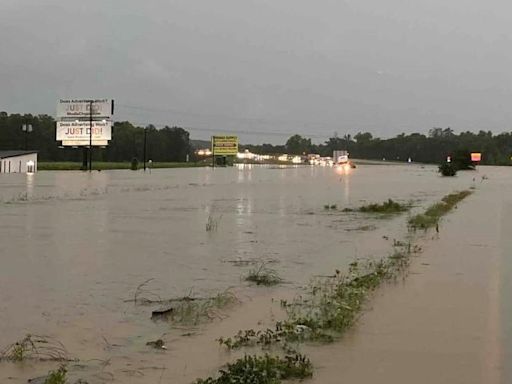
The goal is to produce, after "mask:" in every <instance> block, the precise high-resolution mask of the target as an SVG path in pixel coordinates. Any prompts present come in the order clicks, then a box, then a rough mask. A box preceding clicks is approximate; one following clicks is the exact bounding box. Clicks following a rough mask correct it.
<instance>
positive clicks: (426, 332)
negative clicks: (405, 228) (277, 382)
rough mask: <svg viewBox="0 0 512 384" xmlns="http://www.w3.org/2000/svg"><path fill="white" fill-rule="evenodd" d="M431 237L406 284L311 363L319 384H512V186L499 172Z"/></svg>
mask: <svg viewBox="0 0 512 384" xmlns="http://www.w3.org/2000/svg"><path fill="white" fill-rule="evenodd" d="M484 172H485V168H483V169H481V170H480V171H479V174H478V178H477V182H476V184H475V185H476V191H475V193H474V194H473V195H472V196H470V197H469V198H467V200H465V201H463V202H462V203H461V204H460V205H459V207H458V209H457V210H455V211H454V212H452V213H451V214H449V215H448V216H446V217H445V218H444V219H443V222H442V225H441V228H440V233H439V235H437V234H436V233H435V231H433V232H432V233H428V234H426V235H425V236H424V239H422V240H421V242H422V243H423V244H424V252H423V253H421V254H420V255H419V256H418V257H417V258H415V259H414V260H413V262H412V265H411V269H410V274H409V276H408V277H407V278H406V279H405V280H404V281H403V282H399V283H397V284H396V285H392V286H389V287H386V288H384V289H383V290H379V292H378V293H377V294H376V296H375V298H374V300H373V302H372V303H371V306H372V308H371V309H370V310H369V311H368V312H367V313H365V315H364V316H363V318H362V319H361V321H360V323H359V324H358V325H357V326H356V327H354V329H353V330H352V331H351V332H350V333H349V334H348V335H346V337H345V338H344V339H343V340H342V341H341V342H340V343H336V344H333V345H330V346H323V347H321V348H312V349H311V351H308V353H309V354H310V355H311V357H312V360H313V362H314V363H315V365H316V366H317V367H318V370H317V371H316V372H315V377H314V379H313V382H314V383H322V384H328V383H333V384H334V383H340V382H345V383H382V384H388V383H389V384H391V383H393V384H396V383H416V384H421V383H425V384H427V383H428V384H431V383H436V384H441V383H446V384H448V383H450V384H455V383H461V384H462V383H464V384H468V383H489V384H491V383H503V384H505V383H511V382H512V368H511V367H510V364H507V363H506V362H510V361H512V348H511V347H512V302H511V300H510V294H511V292H512V280H511V277H512V193H511V192H512V178H511V177H510V170H509V169H508V168H501V169H497V168H494V169H493V170H492V175H491V173H489V179H488V180H484V181H482V182H480V177H481V176H482V173H484Z"/></svg>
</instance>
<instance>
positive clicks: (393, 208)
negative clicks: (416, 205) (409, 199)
mask: <svg viewBox="0 0 512 384" xmlns="http://www.w3.org/2000/svg"><path fill="white" fill-rule="evenodd" d="M409 208H410V205H406V204H400V203H398V202H396V201H394V200H392V199H388V201H385V202H383V203H381V204H377V203H374V204H368V205H363V206H362V207H359V209H358V211H359V212H368V213H387V214H390V213H401V212H405V211H408V210H409Z"/></svg>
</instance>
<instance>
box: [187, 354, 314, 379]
mask: <svg viewBox="0 0 512 384" xmlns="http://www.w3.org/2000/svg"><path fill="white" fill-rule="evenodd" d="M312 375H313V366H312V364H311V362H310V361H309V359H308V358H306V357H305V356H303V355H301V354H297V353H296V354H293V355H286V356H285V357H284V358H282V357H279V356H271V355H269V354H265V355H264V356H256V355H254V356H244V357H243V358H240V359H238V360H236V361H235V362H234V363H232V364H228V365H227V367H226V368H224V369H221V370H220V371H219V375H218V377H216V378H212V377H209V378H207V379H199V380H197V381H196V384H279V383H281V382H282V380H292V379H305V378H308V377H311V376H312Z"/></svg>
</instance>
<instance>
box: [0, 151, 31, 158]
mask: <svg viewBox="0 0 512 384" xmlns="http://www.w3.org/2000/svg"><path fill="white" fill-rule="evenodd" d="M37 152H38V151H2V150H0V159H5V158H7V157H16V156H24V155H31V154H33V153H37Z"/></svg>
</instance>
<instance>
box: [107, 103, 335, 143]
mask: <svg viewBox="0 0 512 384" xmlns="http://www.w3.org/2000/svg"><path fill="white" fill-rule="evenodd" d="M117 105H118V107H121V108H126V109H132V110H139V111H146V112H158V113H175V114H180V115H188V116H193V117H199V118H220V119H226V120H232V121H243V122H246V123H259V124H266V125H270V124H275V125H277V124H279V125H282V124H293V125H298V126H303V127H304V126H306V125H310V124H304V122H300V121H291V120H279V119H275V120H271V119H265V118H250V117H237V116H228V115H222V114H203V113H194V112H185V111H180V110H177V109H172V108H165V109H164V108H152V107H142V106H134V105H128V104H117ZM137 124H143V125H149V124H153V125H155V126H162V127H164V126H166V125H169V124H168V123H167V124H165V123H137ZM183 128H186V129H189V130H192V131H202V132H219V131H222V132H226V133H239V134H246V135H271V136H282V137H285V136H289V135H293V134H295V133H296V132H283V131H266V130H265V131H263V130H253V129H251V130H240V129H236V130H233V129H220V130H219V129H215V128H200V127H191V126H186V127H183ZM309 128H313V127H311V126H309ZM333 130H339V127H336V128H333ZM303 135H305V136H308V137H311V138H326V137H330V136H332V135H333V131H330V133H327V132H325V131H323V132H319V131H316V132H315V133H312V132H310V133H303Z"/></svg>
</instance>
